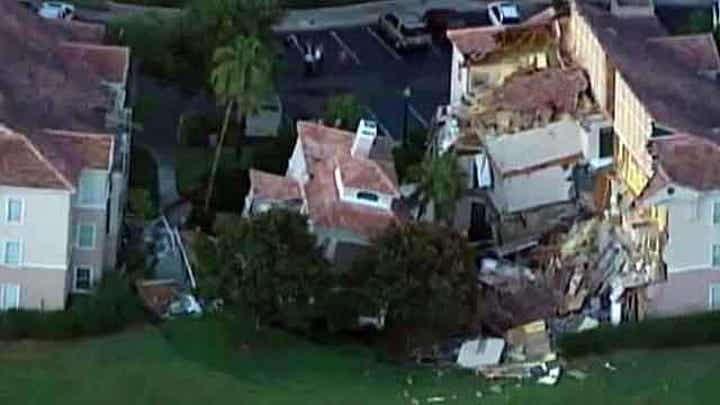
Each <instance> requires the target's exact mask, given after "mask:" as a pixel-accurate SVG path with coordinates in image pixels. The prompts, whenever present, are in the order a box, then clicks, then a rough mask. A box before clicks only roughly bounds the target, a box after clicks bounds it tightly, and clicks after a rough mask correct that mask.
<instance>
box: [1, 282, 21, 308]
mask: <svg viewBox="0 0 720 405" xmlns="http://www.w3.org/2000/svg"><path fill="white" fill-rule="evenodd" d="M18 307H20V286H19V285H18V284H0V310H2V311H7V310H9V309H17V308H18Z"/></svg>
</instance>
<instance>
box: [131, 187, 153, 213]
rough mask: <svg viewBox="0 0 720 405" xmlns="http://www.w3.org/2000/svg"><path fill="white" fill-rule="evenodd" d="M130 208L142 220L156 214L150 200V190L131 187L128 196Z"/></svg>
mask: <svg viewBox="0 0 720 405" xmlns="http://www.w3.org/2000/svg"><path fill="white" fill-rule="evenodd" d="M128 199H129V203H130V209H131V210H132V211H133V212H134V213H135V215H137V216H138V217H139V218H141V219H142V220H143V221H148V220H150V219H152V218H154V217H155V216H156V215H157V208H156V207H155V204H154V203H153V200H152V195H151V194H150V191H148V190H147V189H144V188H133V189H131V190H130V195H129V196H128Z"/></svg>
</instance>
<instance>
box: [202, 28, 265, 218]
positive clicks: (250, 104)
mask: <svg viewBox="0 0 720 405" xmlns="http://www.w3.org/2000/svg"><path fill="white" fill-rule="evenodd" d="M213 64H214V66H215V68H214V69H213V71H212V74H211V75H210V82H211V83H212V87H213V92H214V93H215V97H216V98H217V100H218V101H219V102H220V103H221V104H224V105H225V116H224V118H223V122H222V128H221V129H220V139H219V140H218V144H217V147H216V149H215V157H214V159H213V164H212V168H211V170H210V178H209V180H208V187H207V192H206V196H205V212H206V213H207V212H209V210H210V200H211V199H212V193H213V188H214V185H215V176H216V175H217V169H218V164H219V162H220V158H221V156H222V148H223V145H224V143H225V136H226V134H227V129H228V124H229V121H230V115H231V113H232V111H233V109H234V108H237V109H238V112H239V114H240V115H241V116H242V118H241V124H240V137H241V138H242V137H243V135H244V131H245V120H246V116H247V114H252V113H254V112H256V111H257V110H258V108H259V107H260V104H261V103H262V100H264V98H265V97H266V95H267V94H268V92H269V90H270V88H271V72H270V69H271V65H272V61H271V59H270V58H269V57H268V55H267V53H265V52H264V51H263V47H262V44H261V43H260V41H258V40H257V39H256V38H254V37H238V38H236V39H235V40H234V41H233V42H232V43H231V44H230V45H228V46H225V47H222V48H219V49H217V50H216V51H215V55H214V57H213ZM240 143H241V140H240V139H239V140H238V148H239V147H240Z"/></svg>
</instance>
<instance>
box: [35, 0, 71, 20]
mask: <svg viewBox="0 0 720 405" xmlns="http://www.w3.org/2000/svg"><path fill="white" fill-rule="evenodd" d="M38 14H39V15H40V17H43V18H47V19H50V20H72V19H73V17H74V16H75V6H73V5H72V4H67V3H60V2H57V1H46V2H44V3H42V4H41V5H40V10H38Z"/></svg>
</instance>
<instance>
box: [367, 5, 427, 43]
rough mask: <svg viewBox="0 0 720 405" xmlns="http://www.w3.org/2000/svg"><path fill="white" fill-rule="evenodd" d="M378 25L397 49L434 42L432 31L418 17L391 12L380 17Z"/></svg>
mask: <svg viewBox="0 0 720 405" xmlns="http://www.w3.org/2000/svg"><path fill="white" fill-rule="evenodd" d="M378 26H379V28H380V31H381V33H382V34H383V36H384V37H385V38H386V39H387V40H388V41H389V42H390V44H391V45H392V46H393V47H394V48H395V49H397V50H405V49H410V48H420V47H424V46H428V45H430V43H431V42H432V36H431V35H430V32H428V30H427V28H426V27H425V24H424V23H423V22H422V21H420V19H418V18H413V17H400V16H398V15H397V14H394V13H389V14H385V15H383V16H381V17H380V19H379V20H378Z"/></svg>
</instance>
